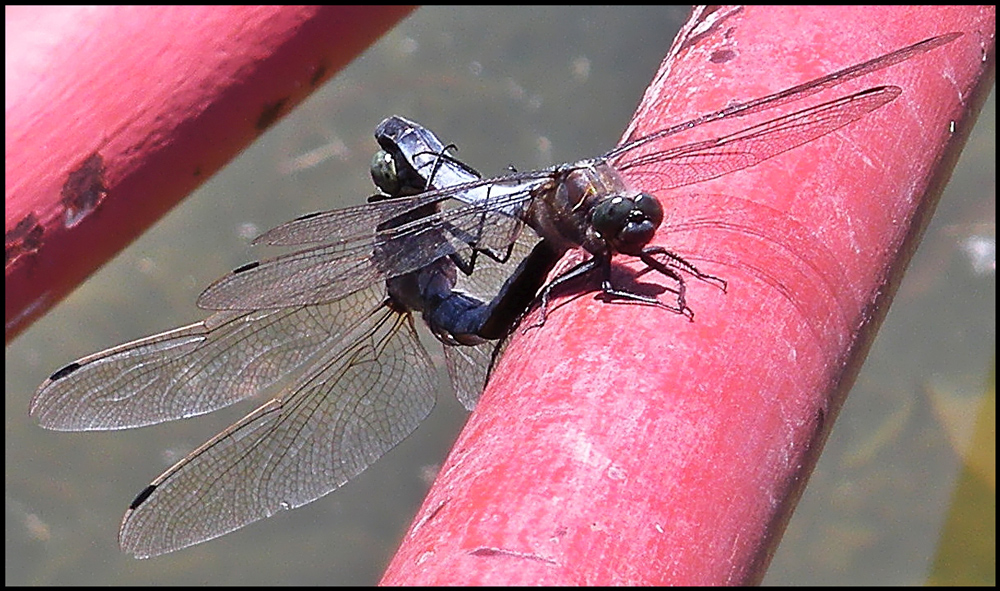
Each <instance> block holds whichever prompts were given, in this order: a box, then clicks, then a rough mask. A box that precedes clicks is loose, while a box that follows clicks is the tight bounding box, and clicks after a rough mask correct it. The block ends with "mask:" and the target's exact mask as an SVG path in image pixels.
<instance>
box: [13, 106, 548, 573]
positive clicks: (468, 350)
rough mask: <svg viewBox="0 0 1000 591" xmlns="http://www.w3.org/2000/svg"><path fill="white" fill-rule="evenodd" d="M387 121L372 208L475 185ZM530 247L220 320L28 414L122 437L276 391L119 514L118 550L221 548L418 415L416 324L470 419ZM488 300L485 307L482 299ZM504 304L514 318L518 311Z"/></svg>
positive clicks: (369, 453)
mask: <svg viewBox="0 0 1000 591" xmlns="http://www.w3.org/2000/svg"><path fill="white" fill-rule="evenodd" d="M397 123H399V125H398V126H396V127H393V128H391V129H390V128H389V127H387V126H386V124H383V126H380V128H379V130H378V132H377V135H376V139H377V140H378V141H379V143H380V145H381V147H382V150H381V151H379V152H378V153H377V154H376V156H375V158H374V159H373V164H372V177H373V179H374V180H375V183H376V185H377V186H378V187H379V188H380V189H381V190H383V191H385V193H384V194H379V195H375V196H373V197H372V198H370V201H371V202H372V203H379V202H383V201H384V200H385V199H388V198H389V196H390V195H393V196H401V195H407V194H414V193H419V192H421V191H423V190H426V189H428V188H433V187H438V186H444V185H443V183H446V182H450V183H454V182H470V181H472V180H475V179H477V178H478V173H476V172H475V171H474V170H473V169H471V168H469V167H468V166H466V165H465V164H463V163H461V162H459V161H457V160H455V159H453V158H451V157H449V156H448V155H447V154H446V148H445V146H444V145H442V144H441V142H440V141H439V140H438V139H437V137H435V136H434V135H433V134H432V133H430V132H429V131H427V130H424V129H421V128H415V127H409V125H410V124H409V122H406V121H405V120H398V121H397ZM425 171H426V174H427V175H428V176H423V175H424V174H425ZM428 179H432V180H428ZM473 197H474V193H470V194H469V195H468V196H467V198H473ZM436 210H437V207H436V206H435V205H434V204H430V205H427V206H425V208H424V209H422V210H411V211H409V212H407V214H406V215H404V216H402V217H400V218H398V219H394V220H391V221H389V222H386V223H385V224H384V225H382V226H380V228H379V230H380V231H383V230H387V229H389V228H391V227H392V226H393V225H395V224H400V223H403V222H404V221H409V220H413V219H415V217H416V216H420V215H425V214H429V213H433V212H434V211H436ZM372 230H374V229H372ZM526 238H528V237H527V236H525V239H522V240H521V241H519V242H518V243H516V244H515V249H514V250H515V252H514V253H512V256H511V257H509V262H508V263H507V264H506V265H503V264H499V263H496V262H494V261H492V260H489V259H487V260H486V261H485V262H484V264H481V265H480V266H479V267H478V268H477V271H476V275H475V276H472V277H466V276H464V275H460V274H459V273H457V271H456V268H455V264H454V263H453V262H452V259H451V258H449V257H444V258H440V259H437V260H435V261H432V262H431V263H430V264H429V265H427V266H426V267H424V268H421V269H417V270H415V271H413V272H411V273H408V274H403V275H396V276H393V277H392V278H390V279H389V280H388V281H382V282H381V283H380V284H373V285H369V286H365V287H364V288H362V289H359V290H356V291H354V292H353V293H350V294H348V295H346V296H345V297H342V298H339V299H337V300H334V301H331V302H328V303H322V304H315V305H303V306H293V307H288V308H283V309H276V310H256V311H252V312H246V311H240V312H233V311H227V312H219V313H217V314H215V315H213V316H211V317H209V318H208V319H207V320H205V321H203V322H199V323H197V324H193V325H190V326H186V327H182V328H178V329H175V330H172V331H168V332H165V333H162V334H158V335H154V336H151V337H147V338H144V339H140V340H138V341H134V342H131V343H127V344H124V345H120V346H118V347H115V348H112V349H109V350H107V351H103V352H100V353H96V354H94V355H91V356H89V357H85V358H83V359H80V360H78V361H76V362H74V363H71V364H69V365H67V366H66V367H64V368H62V369H60V370H59V371H57V372H56V373H55V374H53V375H52V376H51V377H50V378H49V379H48V380H47V381H46V382H45V383H43V384H42V385H41V386H40V387H39V389H38V391H37V393H36V394H35V397H34V398H33V400H32V402H31V414H32V416H34V417H35V418H36V419H37V420H38V422H39V423H40V424H41V425H42V426H43V427H46V428H50V429H55V430H65V431H81V430H109V429H124V428H130V427H140V426H144V425H151V424H155V423H160V422H163V421H168V420H173V419H179V418H185V417H190V416H195V415H199V414H203V413H207V412H211V411H213V410H217V409H219V408H222V407H225V406H228V405H230V404H233V403H235V402H238V401H240V400H243V399H246V398H249V397H251V396H254V395H256V394H259V393H260V392H262V391H264V390H267V389H269V388H279V387H280V388H281V389H280V391H278V393H277V395H276V396H275V397H274V398H272V399H271V400H269V401H268V402H267V403H265V404H264V405H262V406H261V407H259V408H257V409H256V410H254V411H253V412H252V413H250V414H249V415H247V416H246V417H244V418H243V419H241V420H240V421H238V422H237V423H235V424H234V425H232V426H231V427H229V428H228V429H226V430H225V431H223V432H222V433H220V434H219V435H217V436H216V437H214V438H212V439H211V440H210V441H208V442H207V443H205V444H204V445H202V446H201V447H199V448H198V449H196V450H194V451H193V452H191V453H190V454H189V455H188V456H187V457H185V458H184V459H182V460H181V461H180V462H178V463H177V464H176V465H174V466H173V467H171V468H170V469H169V470H167V471H166V472H164V473H163V474H162V475H160V476H159V477H158V478H157V479H156V480H154V481H153V483H152V484H151V485H150V486H148V487H147V488H146V489H145V490H143V491H142V492H141V493H140V494H139V496H138V497H136V499H135V500H134V501H133V502H132V504H131V506H130V507H129V510H128V511H127V513H126V514H125V517H124V520H123V522H122V525H121V530H120V534H119V541H120V544H121V547H122V549H123V550H124V551H126V552H128V553H131V554H134V555H135V556H138V557H149V556H155V555H158V554H163V553H166V552H171V551H173V550H177V549H180V548H183V547H186V546H190V545H192V544H197V543H199V542H202V541H205V540H209V539H211V538H215V537H218V536H220V535H223V534H225V533H228V532H230V531H233V530H235V529H238V528H240V527H243V526H245V525H247V524H249V523H252V522H254V521H257V520H259V519H263V518H265V517H268V516H270V515H272V514H273V513H275V512H277V511H279V510H281V509H288V508H293V507H298V506H300V505H303V504H306V503H308V502H311V501H313V500H315V499H317V498H319V497H321V496H323V495H325V494H327V493H329V492H331V491H333V490H335V489H337V488H338V487H340V486H341V485H343V484H344V483H346V482H347V481H348V480H350V479H351V478H353V477H354V476H356V475H357V474H359V473H360V472H362V471H363V470H364V469H365V468H366V467H368V465H370V464H371V463H372V462H374V461H375V460H377V459H378V458H379V457H381V456H382V455H383V454H384V453H385V452H386V451H388V450H389V449H391V448H392V447H393V446H395V445H396V444H397V443H399V442H400V441H401V440H402V439H403V438H405V437H406V436H407V435H409V434H410V433H411V432H413V430H414V429H416V427H417V426H418V425H419V424H420V423H421V422H422V421H423V420H424V418H426V416H427V415H428V414H429V413H430V411H431V409H432V408H433V406H434V398H435V392H436V390H437V386H438V376H437V371H436V368H435V366H434V364H433V363H432V361H431V359H430V357H429V356H428V354H427V351H426V350H425V349H424V347H423V346H422V345H421V344H420V340H419V339H418V335H417V332H416V330H415V326H414V322H413V312H421V313H422V315H423V317H424V319H425V321H426V322H427V324H428V326H429V327H430V328H431V330H432V331H433V332H434V334H435V335H436V336H437V337H438V339H440V340H441V341H442V342H443V343H446V344H449V345H454V346H447V347H444V350H445V360H446V365H447V367H448V371H449V374H450V376H451V378H452V383H453V386H454V388H455V391H456V394H457V396H458V398H459V400H460V401H461V402H462V404H463V405H464V406H465V407H466V408H468V409H470V410H471V409H472V408H473V407H474V406H475V403H476V400H477V399H478V397H479V394H480V393H481V391H482V389H483V386H484V384H485V382H486V379H487V373H488V371H489V368H490V365H491V363H492V359H493V350H494V347H495V343H494V341H492V340H486V339H485V338H483V337H482V336H479V334H478V333H479V332H483V333H484V334H486V335H488V336H490V337H491V338H493V339H497V338H499V337H500V336H502V334H506V332H507V331H508V330H509V328H510V327H511V326H512V324H513V320H514V319H513V318H511V319H506V317H505V316H503V314H498V315H496V316H497V318H498V319H497V320H494V322H493V323H492V324H491V323H490V322H489V320H490V318H491V317H492V316H494V315H493V314H492V309H493V308H494V307H495V306H496V305H497V304H498V303H501V302H507V301H508V300H509V298H505V297H502V294H504V293H506V292H507V291H508V290H507V289H506V288H503V289H501V288H498V286H501V285H502V284H503V283H504V281H506V280H508V279H510V278H511V277H514V278H516V277H529V276H531V274H528V273H521V272H515V266H514V262H516V261H520V260H522V259H525V260H526V255H527V253H528V250H529V249H530V248H531V242H530V241H528V240H526ZM456 284H457V285H458V287H460V288H461V291H458V290H456ZM498 293H500V294H501V297H497V298H496V300H495V302H494V303H493V304H491V303H489V302H488V301H486V302H484V301H483V300H489V299H490V298H492V297H493V296H496V295H497V294H498ZM533 296H534V292H532V293H531V294H530V297H533ZM522 297H523V296H522ZM480 298H483V299H480ZM515 299H516V298H515ZM528 301H530V300H528ZM504 306H510V304H506V303H504ZM513 306H514V308H517V307H520V308H522V309H523V308H524V307H526V306H527V301H524V302H522V303H515V304H513ZM496 322H504V323H506V326H502V327H501V326H495V327H494V326H493V325H494V324H495V323H496ZM491 331H493V332H491ZM459 344H464V345H466V346H458V345H459Z"/></svg>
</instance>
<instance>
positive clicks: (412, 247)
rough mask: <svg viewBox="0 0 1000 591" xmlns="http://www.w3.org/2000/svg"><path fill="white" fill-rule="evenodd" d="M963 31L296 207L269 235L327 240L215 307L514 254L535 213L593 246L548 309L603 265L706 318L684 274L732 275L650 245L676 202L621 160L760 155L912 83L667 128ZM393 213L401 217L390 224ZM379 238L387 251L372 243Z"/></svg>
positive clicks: (720, 171) (545, 235)
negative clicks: (614, 133)
mask: <svg viewBox="0 0 1000 591" xmlns="http://www.w3.org/2000/svg"><path fill="white" fill-rule="evenodd" d="M960 35H961V33H950V34H947V35H942V36H938V37H932V38H929V39H925V40H923V41H921V42H919V43H916V44H913V45H910V46H907V47H904V48H902V49H899V50H896V51H893V52H890V53H887V54H885V55H882V56H880V57H877V58H874V59H871V60H868V61H866V62H862V63H859V64H856V65H854V66H850V67H848V68H845V69H843V70H839V71H837V72H834V73H832V74H828V75H826V76H822V77H820V78H817V79H815V80H811V81H809V82H805V83H803V84H799V85H797V86H793V87H791V88H788V89H786V90H783V91H780V92H776V93H774V94H771V95H768V96H765V97H762V98H758V99H755V100H751V101H748V102H743V103H736V104H733V105H732V106H729V107H726V108H725V109H721V110H719V111H715V112H713V113H709V114H707V115H703V116H701V117H698V118H695V119H692V120H690V121H687V122H684V123H680V124H677V125H674V126H672V127H669V128H666V129H661V130H659V131H656V132H653V133H651V134H649V135H646V136H643V137H639V138H630V139H629V140H628V141H626V142H625V143H624V144H622V145H620V146H618V147H617V148H615V149H613V150H611V151H610V152H607V153H606V154H604V155H603V156H600V157H598V158H594V159H590V160H582V161H579V162H576V163H574V164H564V165H560V166H556V167H554V168H551V169H546V170H538V171H529V172H517V173H513V174H509V175H505V176H500V177H496V178H492V179H484V180H476V181H473V182H469V183H459V184H455V185H452V186H449V187H447V188H445V189H440V190H436V191H429V192H426V193H423V194H419V195H415V196H412V197H406V198H400V199H391V200H386V201H383V202H380V203H375V204H366V205H361V206H357V207H349V208H345V209H339V210H334V211H328V212H325V213H322V214H317V215H313V216H309V217H306V218H300V219H297V220H293V221H291V222H288V223H286V224H283V225H281V226H278V227H276V228H274V229H272V230H270V231H269V232H266V233H265V234H264V235H262V236H260V237H258V238H257V240H256V241H255V242H256V243H265V244H270V245H275V246H302V245H307V244H312V245H313V246H309V247H308V248H306V249H304V250H300V251H297V252H293V253H291V254H287V255H283V256H279V257H276V258H273V259H269V260H265V261H259V262H254V263H250V264H248V265H245V266H243V267H240V268H238V269H236V270H235V271H233V272H232V273H231V274H229V275H227V276H225V277H223V278H222V279H220V280H218V281H216V282H215V283H213V284H212V285H211V286H209V287H208V289H206V290H205V291H204V292H203V293H202V294H201V296H200V297H199V299H198V305H199V306H201V307H203V308H207V309H212V310H261V309H275V308H283V307H288V306H300V305H309V304H315V303H321V302H331V301H336V300H337V299H339V298H341V297H344V296H345V295H346V294H350V293H352V292H354V291H355V290H358V289H361V288H362V287H364V286H365V285H370V284H371V283H373V282H378V281H382V280H384V279H385V278H387V277H394V276H397V275H403V274H407V273H410V272H412V271H414V270H416V269H420V268H423V267H426V266H427V265H429V264H431V263H432V262H433V261H436V260H438V259H440V258H442V257H449V258H450V259H452V260H453V261H454V262H455V263H456V266H458V267H459V268H460V269H462V270H464V271H466V272H471V270H472V269H473V267H474V266H475V263H476V261H477V260H478V259H482V258H484V257H483V256H480V255H483V254H485V255H487V257H489V258H493V259H496V260H505V257H506V256H507V254H508V249H509V248H510V246H511V244H513V243H514V242H515V241H516V240H517V238H518V237H519V236H520V235H521V233H522V229H523V226H525V225H527V226H529V227H530V228H531V229H532V230H534V232H535V233H536V234H537V235H538V236H540V237H541V238H542V239H543V242H544V243H547V248H549V249H551V250H552V251H554V252H555V253H557V254H560V255H561V254H562V253H564V252H566V251H568V250H570V249H573V248H582V249H583V250H584V251H586V252H587V253H588V254H589V255H590V258H589V259H587V260H585V261H583V262H582V263H580V264H578V265H576V266H575V267H573V268H571V269H569V270H568V271H566V272H564V273H562V274H561V275H559V276H558V277H556V278H555V279H554V280H552V281H551V282H550V283H548V284H547V285H545V286H544V288H543V289H542V290H541V295H540V300H541V321H540V322H544V317H545V313H546V310H547V303H548V299H549V296H550V293H551V292H552V290H553V288H554V287H556V286H558V285H560V284H562V283H564V282H566V281H569V280H571V279H573V278H576V277H580V276H583V275H586V274H588V273H590V272H591V271H595V270H596V271H599V275H600V278H601V290H602V291H603V293H604V294H605V295H606V296H609V297H613V298H620V299H626V300H631V301H637V302H641V303H646V304H651V305H656V306H660V307H663V308H668V309H670V310H673V311H675V312H678V313H681V314H684V315H686V316H687V317H688V318H689V319H693V317H694V314H693V312H692V311H691V309H690V308H689V307H688V306H687V302H686V298H685V281H684V275H689V276H693V277H695V278H697V279H700V280H704V281H708V282H710V283H714V284H716V285H717V286H719V287H720V288H722V289H725V282H724V281H723V280H721V279H719V278H716V277H713V276H711V275H707V274H704V273H702V272H700V271H699V270H698V269H697V268H695V267H694V266H693V265H691V264H690V263H688V262H687V261H685V260H684V259H683V258H681V257H680V256H678V255H676V254H674V253H672V252H671V251H669V250H667V249H666V248H664V247H662V246H655V245H653V246H650V245H649V243H650V241H651V240H652V238H653V236H654V234H655V231H656V229H657V227H658V226H659V225H660V223H661V221H662V219H663V210H662V208H661V206H660V204H659V202H658V201H657V199H656V198H655V197H654V196H652V195H650V194H648V193H643V192H638V191H634V190H630V189H629V188H628V187H627V186H626V184H625V182H624V181H623V179H622V177H621V176H620V174H619V173H620V172H623V171H627V170H643V169H644V170H648V171H651V172H654V173H655V174H656V175H657V176H658V177H659V178H661V179H664V181H663V183H662V186H663V187H664V188H675V187H680V186H684V185H690V184H693V183H697V182H700V181H704V180H708V179H712V178H716V177H719V176H722V175H725V174H728V173H731V172H735V171H738V170H742V169H744V168H748V167H750V166H754V165H756V164H759V163H760V162H763V161H765V160H767V159H769V158H772V157H774V156H777V155H778V154H781V153H783V152H786V151H788V150H791V149H793V148H795V147H797V146H801V145H803V144H805V143H808V142H810V141H812V140H814V139H817V138H819V137H822V136H824V135H826V134H828V133H830V132H832V131H835V130H837V129H840V128H841V127H844V126H845V125H848V124H850V123H852V122H854V121H857V120H858V119H861V118H862V117H864V116H865V115H867V114H868V113H870V112H872V111H874V110H876V109H878V108H880V107H882V106H884V105H886V104H888V103H889V102H891V101H893V100H895V99H896V98H897V97H898V96H899V95H900V94H901V93H902V89H901V88H899V87H898V86H875V87H872V88H868V89H866V90H862V91H859V92H855V93H853V94H849V95H846V96H843V97H840V98H838V99H835V100H831V101H828V102H824V103H821V104H818V105H815V106H811V107H808V108H805V109H802V110H799V111H796V112H794V113H791V114H788V115H783V116H780V117H776V118H774V119H771V120H769V121H765V122H763V123H759V124H756V125H752V126H750V127H747V128H746V129H743V130H741V131H738V132H735V133H732V134H729V135H725V136H722V137H718V138H714V139H710V140H705V141H699V142H694V143H689V144H685V145H681V146H675V147H669V146H664V141H665V140H667V139H668V138H669V137H670V136H673V135H675V134H677V133H680V132H684V131H687V130H690V129H691V128H693V127H696V126H699V125H703V124H706V123H710V122H713V121H718V120H720V119H724V118H725V119H729V118H738V117H746V116H748V115H752V114H757V113H760V112H762V111H765V110H768V109H772V108H774V107H778V106H780V105H785V104H787V103H790V102H793V101H797V100H800V99H803V98H805V97H808V96H811V95H813V94H816V93H818V92H820V91H823V90H826V89H829V88H832V87H834V86H837V85H839V84H842V83H844V82H846V81H848V80H852V79H854V78H857V77H859V76H863V75H865V74H869V73H871V72H874V71H876V70H880V69H883V68H886V67H889V66H891V65H894V64H897V63H899V62H902V61H904V60H907V59H910V58H912V57H914V56H916V55H919V54H921V53H924V52H927V51H930V50H932V49H934V48H936V47H940V46H942V45H944V44H946V43H949V42H951V41H953V40H954V39H956V38H958V37H959V36H960ZM430 204H447V205H448V206H449V207H447V208H444V209H442V210H441V211H439V212H436V213H433V214H431V215H418V216H416V217H415V218H414V219H408V220H406V221H402V220H403V218H402V217H401V216H404V215H407V214H408V212H411V211H415V210H421V208H424V207H426V206H428V205H430ZM390 220H399V221H401V223H398V224H397V223H393V224H387V222H389V221H390ZM372 228H380V229H379V230H377V231H372ZM376 251H377V252H378V253H380V256H376V257H372V256H371V253H372V252H376ZM616 253H622V254H627V255H631V256H635V257H638V258H639V259H640V260H642V261H643V262H644V263H645V264H646V265H647V266H648V267H649V268H650V269H652V270H654V271H657V272H658V273H661V274H662V275H664V276H666V277H667V278H669V279H670V280H671V281H672V282H673V286H674V287H672V288H668V289H670V290H671V291H672V292H673V294H674V296H675V299H674V301H673V302H670V303H664V302H662V301H660V300H659V299H658V298H652V297H647V296H643V295H639V294H634V293H631V292H628V291H625V290H622V289H619V288H616V287H615V286H614V285H613V284H612V282H611V259H612V257H613V256H614V255H615V254H616ZM540 267H541V266H540Z"/></svg>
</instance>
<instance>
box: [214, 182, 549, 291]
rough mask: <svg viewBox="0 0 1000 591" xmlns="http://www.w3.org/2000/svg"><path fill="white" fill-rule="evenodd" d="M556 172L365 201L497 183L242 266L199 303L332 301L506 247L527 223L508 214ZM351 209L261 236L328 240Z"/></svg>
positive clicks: (401, 208) (425, 196) (399, 202)
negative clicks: (464, 199) (477, 194)
mask: <svg viewBox="0 0 1000 591" xmlns="http://www.w3.org/2000/svg"><path fill="white" fill-rule="evenodd" d="M551 174H552V173H551V171H535V172H529V173H518V174H515V175H508V176H504V177H497V178H494V179H485V180H482V181H479V182H475V183H466V184H464V185H458V186H455V187H448V188H446V189H442V190H437V191H429V192H427V193H422V194H420V195H417V196H414V197H404V198H399V199H388V200H385V201H383V202H378V203H374V204H368V205H366V206H359V207H360V208H361V209H363V208H365V207H368V206H371V205H381V204H382V203H387V204H390V206H389V208H388V210H391V211H395V212H406V213H409V212H413V211H415V210H417V209H418V208H420V207H425V206H429V205H434V204H437V203H440V202H442V201H444V200H446V199H450V198H453V197H454V196H455V195H456V193H459V192H462V191H468V190H475V189H478V188H479V187H491V188H492V190H491V191H490V194H489V195H488V196H485V197H483V198H482V199H480V200H477V201H476V202H475V203H471V204H459V205H457V206H456V207H452V208H451V209H445V210H443V211H438V212H429V213H428V214H427V215H424V216H420V217H418V218H416V219H413V220H411V221H408V222H406V223H402V224H400V225H398V226H394V227H390V228H385V229H383V230H376V225H375V224H374V221H375V220H369V221H368V222H367V226H366V227H364V228H356V229H355V232H354V235H353V236H350V237H348V238H340V239H337V240H332V241H329V242H326V243H324V244H321V245H319V246H315V247H311V248H307V249H304V250H300V251H297V252H294V253H290V254H287V255H282V256H279V257H276V258H273V259H268V260H265V261H261V262H257V263H251V264H248V265H244V266H243V267H240V268H239V269H237V270H235V271H233V272H232V273H230V274H229V275H226V276H225V277H223V278H221V279H219V280H217V281H216V282H214V283H213V284H212V285H210V286H209V287H208V288H207V289H206V290H205V291H204V292H202V294H201V296H200V297H199V298H198V305H199V306H200V307H202V308H207V309H210V310H258V309H270V308H280V307H289V306H299V305H313V304H319V303H326V302H332V301H335V300H337V299H339V298H341V297H344V296H345V295H347V294H350V293H353V292H354V291H357V290H358V289H362V288H364V287H366V286H369V285H372V284H375V283H380V282H383V281H385V280H386V279H388V278H391V277H395V276H398V275H402V274H404V273H409V272H411V271H414V270H417V269H419V268H422V267H425V266H427V265H429V264H430V263H432V262H434V261H436V260H437V259H440V258H442V257H445V256H449V255H452V254H458V255H460V256H463V255H464V256H470V255H471V253H472V246H473V245H474V246H475V247H476V248H477V249H491V250H495V251H500V250H503V249H505V248H507V247H508V246H509V245H510V244H512V243H513V241H514V240H516V239H517V236H518V233H519V231H520V225H521V222H520V220H517V219H515V218H512V217H510V216H508V215H505V214H504V213H502V212H503V211H505V210H511V209H512V208H517V207H521V206H522V204H524V203H525V202H526V201H528V200H529V199H530V198H531V189H532V188H533V187H535V186H537V185H538V184H539V183H542V182H544V181H545V180H546V179H548V178H549V177H550V176H551ZM357 209H358V208H347V210H357ZM347 210H334V211H329V212H325V213H322V214H318V215H313V216H308V217H306V218H300V219H299V220H294V221H292V222H289V223H288V224H284V225H283V226H278V227H277V228H275V229H274V230H271V231H269V232H267V233H265V234H264V235H263V236H261V237H260V239H258V241H259V242H267V243H269V244H280V245H290V244H302V243H306V242H315V241H319V240H324V239H323V238H322V237H323V235H324V233H325V231H326V230H329V229H332V228H337V227H339V226H340V225H341V224H342V223H345V222H344V218H342V217H341V212H343V211H347ZM379 211H385V210H384V209H381V208H380V209H379ZM352 215H353V214H352ZM399 215H404V214H403V213H400V214H399ZM338 232H339V235H340V236H343V235H344V234H345V230H343V229H341V230H338Z"/></svg>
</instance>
